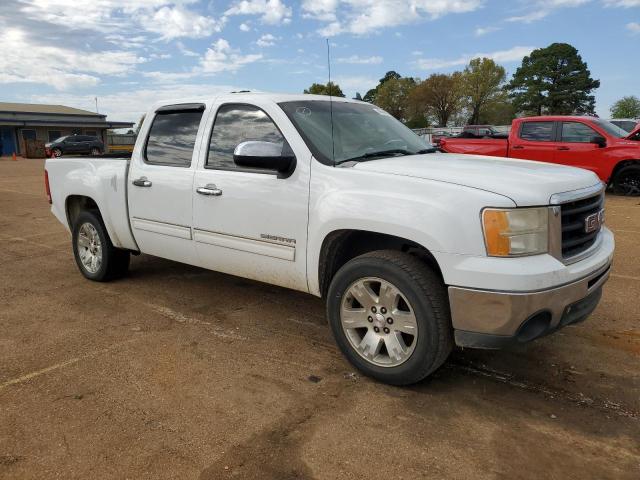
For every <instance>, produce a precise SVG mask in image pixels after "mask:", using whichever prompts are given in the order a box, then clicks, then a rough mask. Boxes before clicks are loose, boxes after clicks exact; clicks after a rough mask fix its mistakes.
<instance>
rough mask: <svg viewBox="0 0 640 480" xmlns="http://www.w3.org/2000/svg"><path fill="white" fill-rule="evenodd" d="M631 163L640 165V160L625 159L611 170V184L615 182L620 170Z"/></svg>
mask: <svg viewBox="0 0 640 480" xmlns="http://www.w3.org/2000/svg"><path fill="white" fill-rule="evenodd" d="M629 165H640V160H623V161H621V162H618V163H617V164H616V166H615V167H613V171H612V172H611V178H609V184H611V183H613V181H614V180H615V178H616V175H617V174H618V172H619V171H620V170H622V169H623V168H624V167H627V166H629Z"/></svg>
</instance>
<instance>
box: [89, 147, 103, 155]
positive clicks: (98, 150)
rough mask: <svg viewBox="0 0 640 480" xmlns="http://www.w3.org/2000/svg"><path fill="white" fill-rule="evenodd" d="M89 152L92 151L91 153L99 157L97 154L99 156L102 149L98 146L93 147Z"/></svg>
mask: <svg viewBox="0 0 640 480" xmlns="http://www.w3.org/2000/svg"><path fill="white" fill-rule="evenodd" d="M89 153H90V154H91V155H93V156H94V157H97V156H98V155H100V154H101V153H102V152H101V151H100V149H99V148H98V147H93V148H92V149H91V151H90V152H89Z"/></svg>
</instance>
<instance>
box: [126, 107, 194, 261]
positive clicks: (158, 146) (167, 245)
mask: <svg viewBox="0 0 640 480" xmlns="http://www.w3.org/2000/svg"><path fill="white" fill-rule="evenodd" d="M203 110H204V105H201V104H196V105H194V104H189V105H171V106H169V107H162V108H161V109H159V110H158V111H157V112H156V113H155V117H154V119H153V123H152V124H151V127H150V129H149V130H148V133H147V132H141V133H140V134H141V135H144V136H145V137H146V142H145V143H144V147H143V148H142V149H138V148H136V150H135V151H134V153H133V156H132V159H131V170H130V172H129V178H128V181H129V185H128V191H129V216H130V221H131V228H132V230H133V234H134V237H135V239H136V242H137V243H138V247H139V248H140V250H141V251H142V252H143V253H148V254H150V255H157V256H159V257H163V258H168V259H171V260H176V261H179V262H184V263H190V264H194V265H195V264H197V261H196V254H195V247H194V245H193V240H192V236H191V221H192V211H193V210H192V197H193V189H192V187H193V172H194V169H195V163H196V160H195V159H196V158H197V150H198V149H197V148H195V146H196V145H197V144H198V143H197V138H198V131H199V127H200V123H201V119H202V116H203V115H202V114H203ZM143 138H144V137H143Z"/></svg>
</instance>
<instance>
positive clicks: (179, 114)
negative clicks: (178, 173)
mask: <svg viewBox="0 0 640 480" xmlns="http://www.w3.org/2000/svg"><path fill="white" fill-rule="evenodd" d="M203 111H204V105H202V106H195V107H192V106H189V107H188V108H187V107H184V108H182V109H181V108H180V106H179V105H178V106H174V108H173V109H171V108H168V107H163V108H160V109H158V111H157V112H156V116H155V118H154V119H153V123H152V124H151V129H150V130H149V135H148V136H147V142H146V145H145V149H144V161H145V163H148V164H150V165H165V166H171V167H184V168H188V167H190V166H191V159H192V157H193V148H194V146H195V143H196V136H197V135H198V128H199V127H200V120H201V119H202V113H203Z"/></svg>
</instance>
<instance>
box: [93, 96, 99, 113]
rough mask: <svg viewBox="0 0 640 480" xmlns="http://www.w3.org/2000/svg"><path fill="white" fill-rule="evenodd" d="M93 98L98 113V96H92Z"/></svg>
mask: <svg viewBox="0 0 640 480" xmlns="http://www.w3.org/2000/svg"><path fill="white" fill-rule="evenodd" d="M94 100H95V101H96V113H100V112H99V111H98V97H94Z"/></svg>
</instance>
